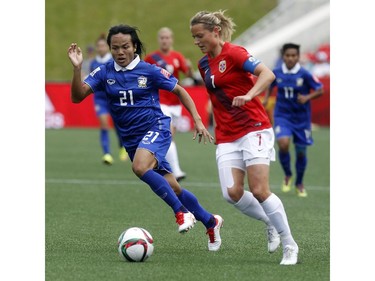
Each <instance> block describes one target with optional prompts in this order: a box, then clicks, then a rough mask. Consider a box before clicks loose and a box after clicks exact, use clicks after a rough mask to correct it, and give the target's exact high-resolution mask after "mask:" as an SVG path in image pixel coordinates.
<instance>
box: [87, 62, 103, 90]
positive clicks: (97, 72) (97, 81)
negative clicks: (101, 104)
mask: <svg viewBox="0 0 375 281" xmlns="http://www.w3.org/2000/svg"><path fill="white" fill-rule="evenodd" d="M105 72H106V69H105V65H101V66H98V67H97V68H95V69H94V70H93V71H91V73H90V74H89V75H87V77H86V79H85V80H84V81H83V82H84V83H85V84H87V85H88V86H89V87H90V88H91V90H92V91H93V92H98V91H101V90H103V89H102V83H101V81H102V79H103V76H104V74H105Z"/></svg>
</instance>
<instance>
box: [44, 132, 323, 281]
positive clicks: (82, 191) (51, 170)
mask: <svg viewBox="0 0 375 281" xmlns="http://www.w3.org/2000/svg"><path fill="white" fill-rule="evenodd" d="M45 137H46V138H45V144H46V151H45V152H46V153H45V155H46V159H45V161H46V162H45V164H46V173H45V174H46V181H45V183H46V186H45V192H46V193H45V243H46V244H45V279H46V280H54V281H58V280H64V281H66V280H80V281H81V280H90V281H94V280H164V281H168V280H181V281H183V280H205V281H210V280H215V281H219V280H257V281H262V280H265V281H270V280H288V281H292V280H305V281H308V280H311V281H316V280H329V276H330V239H329V232H330V221H329V218H330V204H329V203H330V189H329V182H330V181H329V177H330V172H329V171H330V165H329V163H330V159H329V129H325V128H323V129H319V130H318V131H315V132H314V139H315V144H314V145H313V146H312V147H311V148H309V149H308V157H309V158H308V159H309V162H308V170H307V172H306V176H305V186H306V188H307V191H308V193H309V196H308V197H307V198H298V197H297V196H296V195H295V193H294V192H290V193H286V194H285V193H282V192H281V191H280V183H281V179H282V172H281V167H280V164H279V162H275V163H272V165H271V179H270V183H271V188H272V191H273V192H274V193H276V194H277V195H278V196H279V197H280V198H281V200H282V201H283V203H284V207H285V209H286V212H287V214H288V219H289V224H290V227H291V230H292V232H293V235H294V238H295V240H296V241H297V243H298V244H299V248H300V254H299V263H298V264H297V265H296V266H280V265H279V263H280V261H281V258H282V251H281V249H279V250H278V251H277V252H276V253H274V254H269V253H268V252H267V241H266V235H265V229H264V225H263V224H262V223H260V222H258V221H255V220H253V219H249V218H247V217H245V216H244V215H242V214H241V213H240V212H238V210H237V209H235V208H234V207H233V206H231V205H229V204H228V203H226V202H225V201H224V199H223V198H222V196H221V190H220V187H219V181H218V175H217V170H216V163H215V146H214V145H199V144H198V143H196V142H194V141H192V134H191V133H179V134H177V136H176V143H177V146H178V152H179V157H180V164H181V167H182V169H183V170H184V171H185V172H186V173H187V175H188V176H187V178H186V179H185V180H184V181H182V186H184V187H186V188H187V189H189V190H190V191H192V192H194V193H195V195H196V196H197V197H198V199H199V201H200V203H201V204H202V205H203V206H204V207H205V208H206V209H207V210H209V211H211V212H213V213H218V214H220V215H221V216H222V217H223V218H224V220H225V223H224V227H223V228H222V231H221V236H222V239H223V243H222V248H221V249H220V251H218V252H213V253H212V252H209V251H208V250H207V236H206V235H205V228H204V226H203V225H202V224H201V223H199V222H198V223H197V224H196V226H195V228H193V229H192V230H191V231H189V232H188V233H187V234H185V235H181V234H179V233H178V232H177V225H176V223H175V218H174V215H173V212H172V210H171V209H170V208H169V207H168V206H167V205H166V204H165V203H164V202H163V201H162V200H160V199H159V198H158V197H157V196H155V195H154V193H153V192H152V191H151V190H150V188H149V187H148V186H147V185H146V184H144V183H143V182H141V181H140V180H139V179H138V178H136V176H135V175H134V174H133V173H132V171H131V164H130V162H129V161H128V162H125V163H123V162H121V161H120V160H118V157H117V155H118V148H117V141H116V139H115V135H114V133H113V132H111V143H112V146H111V148H112V151H113V154H114V156H115V163H114V165H113V166H110V167H108V166H105V165H104V164H102V163H101V156H102V155H101V149H100V146H99V131H98V130H97V129H63V130H46V134H45ZM293 159H294V157H293ZM293 166H294V165H293ZM131 226H140V227H143V228H145V229H147V230H148V231H149V232H150V233H151V235H152V236H153V238H154V245H155V249H154V253H153V255H152V256H151V257H150V258H149V259H148V260H147V261H146V262H144V263H128V262H124V261H122V260H121V259H120V257H119V256H118V253H117V238H118V236H119V235H120V233H121V232H122V231H123V230H124V229H126V228H128V227H131Z"/></svg>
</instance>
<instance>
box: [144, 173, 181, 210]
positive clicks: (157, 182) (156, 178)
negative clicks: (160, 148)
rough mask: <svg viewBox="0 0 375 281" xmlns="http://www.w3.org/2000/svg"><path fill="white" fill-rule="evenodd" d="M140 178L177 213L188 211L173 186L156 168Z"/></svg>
mask: <svg viewBox="0 0 375 281" xmlns="http://www.w3.org/2000/svg"><path fill="white" fill-rule="evenodd" d="M140 179H141V180H142V181H144V182H145V183H147V184H148V185H149V186H150V187H151V189H152V191H153V192H155V193H156V194H157V195H158V196H159V197H160V198H161V199H163V200H164V201H165V203H167V204H168V205H169V206H170V207H171V208H172V209H173V211H174V213H175V214H176V213H177V212H179V211H182V212H185V213H186V212H187V210H186V208H185V207H184V206H183V205H182V203H181V202H180V200H178V198H177V196H176V194H175V193H174V191H173V189H172V187H171V186H170V185H169V183H168V182H167V180H166V179H165V178H164V177H163V176H161V175H159V174H158V173H156V172H155V171H154V170H148V171H147V172H146V173H144V175H143V176H142V177H140Z"/></svg>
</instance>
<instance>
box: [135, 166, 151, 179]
mask: <svg viewBox="0 0 375 281" xmlns="http://www.w3.org/2000/svg"><path fill="white" fill-rule="evenodd" d="M132 170H133V173H134V174H135V175H136V176H137V177H139V178H140V177H142V176H143V175H144V174H145V173H146V172H147V171H148V170H150V168H149V167H147V166H146V165H144V164H143V163H137V162H133V164H132Z"/></svg>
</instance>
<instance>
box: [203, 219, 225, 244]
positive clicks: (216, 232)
mask: <svg viewBox="0 0 375 281" xmlns="http://www.w3.org/2000/svg"><path fill="white" fill-rule="evenodd" d="M214 218H215V222H216V224H215V227H213V228H209V229H207V232H206V234H208V250H209V251H218V250H219V249H220V246H221V237H220V228H222V227H223V224H224V220H223V218H222V217H220V216H219V215H214Z"/></svg>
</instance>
